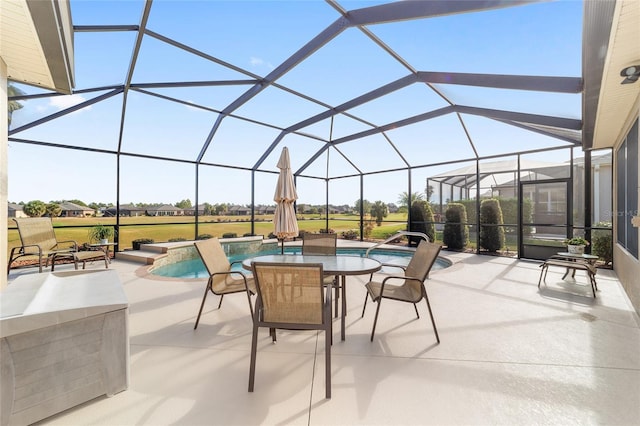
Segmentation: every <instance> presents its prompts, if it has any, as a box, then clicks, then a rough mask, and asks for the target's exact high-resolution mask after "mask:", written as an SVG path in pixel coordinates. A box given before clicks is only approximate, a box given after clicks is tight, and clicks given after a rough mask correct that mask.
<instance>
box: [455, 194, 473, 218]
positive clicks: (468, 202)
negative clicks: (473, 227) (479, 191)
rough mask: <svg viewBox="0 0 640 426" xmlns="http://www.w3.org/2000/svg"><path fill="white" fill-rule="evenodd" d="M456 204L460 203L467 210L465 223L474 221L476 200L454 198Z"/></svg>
mask: <svg viewBox="0 0 640 426" xmlns="http://www.w3.org/2000/svg"><path fill="white" fill-rule="evenodd" d="M456 204H462V205H463V206H464V209H465V210H466V212H467V223H470V224H475V223H476V200H475V199H473V200H456Z"/></svg>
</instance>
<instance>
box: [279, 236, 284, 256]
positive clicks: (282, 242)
mask: <svg viewBox="0 0 640 426" xmlns="http://www.w3.org/2000/svg"><path fill="white" fill-rule="evenodd" d="M280 248H281V249H280V254H284V238H283V239H281V240H280Z"/></svg>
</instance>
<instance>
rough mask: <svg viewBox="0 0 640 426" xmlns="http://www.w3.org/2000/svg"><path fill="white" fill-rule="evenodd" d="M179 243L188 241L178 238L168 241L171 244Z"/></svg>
mask: <svg viewBox="0 0 640 426" xmlns="http://www.w3.org/2000/svg"><path fill="white" fill-rule="evenodd" d="M179 241H187V239H186V238H182V237H177V238H169V240H168V242H170V243H177V242H179Z"/></svg>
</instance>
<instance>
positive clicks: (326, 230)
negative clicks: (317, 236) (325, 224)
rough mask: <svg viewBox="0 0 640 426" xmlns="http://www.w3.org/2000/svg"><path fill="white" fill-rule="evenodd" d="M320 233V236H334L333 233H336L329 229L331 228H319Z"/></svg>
mask: <svg viewBox="0 0 640 426" xmlns="http://www.w3.org/2000/svg"><path fill="white" fill-rule="evenodd" d="M320 233H321V234H335V233H336V231H334V230H333V229H331V228H329V229H327V228H321V229H320Z"/></svg>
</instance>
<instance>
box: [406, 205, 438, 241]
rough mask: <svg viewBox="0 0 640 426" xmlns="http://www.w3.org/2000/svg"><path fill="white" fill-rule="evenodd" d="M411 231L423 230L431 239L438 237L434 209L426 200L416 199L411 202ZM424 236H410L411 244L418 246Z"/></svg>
mask: <svg viewBox="0 0 640 426" xmlns="http://www.w3.org/2000/svg"><path fill="white" fill-rule="evenodd" d="M409 231H411V232H422V233H423V234H426V235H427V236H428V237H429V241H435V239H436V227H435V225H434V224H433V211H432V210H431V206H430V205H429V203H427V202H426V201H422V200H416V201H414V202H413V203H412V204H411V222H410V223H409ZM420 240H422V238H420V237H416V236H412V235H410V236H409V245H410V246H412V245H415V246H417V245H418V244H419V243H420Z"/></svg>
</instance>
